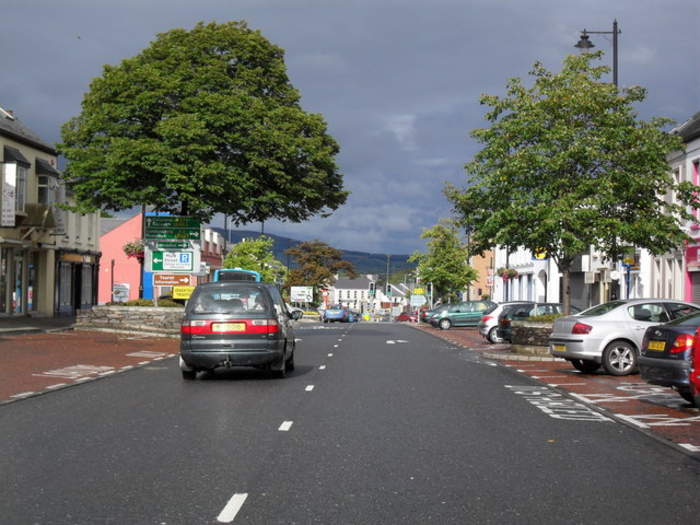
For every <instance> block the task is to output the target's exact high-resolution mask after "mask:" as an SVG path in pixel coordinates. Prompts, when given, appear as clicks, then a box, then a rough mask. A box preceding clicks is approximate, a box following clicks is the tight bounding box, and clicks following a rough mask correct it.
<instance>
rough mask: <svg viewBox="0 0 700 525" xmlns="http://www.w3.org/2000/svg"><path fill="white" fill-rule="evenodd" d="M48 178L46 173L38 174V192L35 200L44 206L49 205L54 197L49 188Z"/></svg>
mask: <svg viewBox="0 0 700 525" xmlns="http://www.w3.org/2000/svg"><path fill="white" fill-rule="evenodd" d="M50 180H51V179H50V178H49V176H48V175H39V177H38V183H37V184H38V186H39V194H38V197H37V202H38V203H39V204H44V205H46V206H50V205H51V204H53V201H54V197H53V190H52V189H51V186H50Z"/></svg>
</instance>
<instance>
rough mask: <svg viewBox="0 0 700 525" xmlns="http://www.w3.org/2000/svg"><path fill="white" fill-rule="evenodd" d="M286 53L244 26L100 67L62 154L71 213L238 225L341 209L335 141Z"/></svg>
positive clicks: (157, 43)
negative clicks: (155, 214)
mask: <svg viewBox="0 0 700 525" xmlns="http://www.w3.org/2000/svg"><path fill="white" fill-rule="evenodd" d="M299 99H300V95H299V93H298V91H297V90H296V89H295V88H294V87H293V86H292V84H291V83H290V81H289V79H288V77H287V73H286V67H285V63H284V52H283V50H282V49H281V48H279V47H277V46H275V45H273V44H271V43H270V42H269V41H268V40H266V39H265V38H264V37H263V36H262V34H261V33H260V32H259V31H254V30H251V29H249V28H248V26H247V24H246V23H245V22H242V21H241V22H228V23H224V24H216V23H210V24H203V23H198V24H197V25H196V26H195V27H194V28H193V29H192V30H191V31H187V30H184V29H173V30H171V31H168V32H166V33H161V34H159V35H158V36H157V38H156V39H155V40H154V41H153V42H152V43H151V44H150V45H149V46H148V47H147V48H146V49H144V50H143V51H142V52H141V53H140V54H138V55H137V56H135V57H132V58H127V59H125V60H123V61H122V62H121V64H119V65H116V66H111V65H106V66H104V71H103V73H102V76H101V77H98V78H95V79H94V80H93V81H92V83H91V84H90V89H89V91H88V92H87V93H86V94H85V96H84V98H83V101H82V111H81V113H80V114H79V115H78V116H77V117H74V118H72V119H71V120H69V121H68V122H66V123H65V124H64V125H63V128H62V140H63V143H62V144H60V145H58V150H59V151H60V152H61V154H63V155H64V156H65V157H66V159H67V160H68V165H67V168H66V170H65V173H64V176H65V178H66V181H67V182H68V183H69V184H70V186H71V188H72V190H73V192H74V195H75V199H76V201H77V208H78V210H79V211H88V210H93V209H95V208H102V209H108V210H114V211H118V210H123V209H128V208H131V207H132V206H134V205H142V204H145V205H150V206H152V207H153V208H154V209H155V210H157V211H167V212H171V213H175V214H181V215H194V216H197V217H199V218H201V219H203V220H208V219H210V218H211V216H212V215H213V214H214V213H224V214H226V215H228V216H230V217H231V218H232V220H233V222H234V223H236V224H242V223H247V222H254V221H264V220H267V219H281V220H290V221H295V222H298V221H302V220H305V219H307V218H309V217H311V216H313V215H316V214H321V215H324V216H325V215H329V214H330V213H331V212H332V211H333V210H335V209H337V208H338V207H339V206H340V205H342V204H343V203H344V202H345V200H346V198H347V192H346V191H343V176H342V174H340V173H339V172H338V168H337V165H336V162H335V156H336V154H337V153H338V151H339V147H338V144H337V143H336V141H335V140H334V139H333V138H332V137H331V136H330V135H329V134H328V133H327V131H326V123H325V122H324V120H323V118H322V116H321V115H318V114H311V113H306V112H305V111H304V110H303V109H302V108H301V106H300V104H299Z"/></svg>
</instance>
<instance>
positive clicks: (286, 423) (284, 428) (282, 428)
mask: <svg viewBox="0 0 700 525" xmlns="http://www.w3.org/2000/svg"><path fill="white" fill-rule="evenodd" d="M293 424H294V421H284V422H283V423H282V424H281V425H280V427H279V428H278V429H277V430H279V431H280V432H289V429H290V428H292V425H293Z"/></svg>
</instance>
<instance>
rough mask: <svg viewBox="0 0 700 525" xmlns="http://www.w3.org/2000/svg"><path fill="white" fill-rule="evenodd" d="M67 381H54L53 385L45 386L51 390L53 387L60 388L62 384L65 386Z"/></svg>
mask: <svg viewBox="0 0 700 525" xmlns="http://www.w3.org/2000/svg"><path fill="white" fill-rule="evenodd" d="M66 384H67V383H56V384H55V385H49V386H47V387H46V390H53V389H54V388H61V387H62V386H66Z"/></svg>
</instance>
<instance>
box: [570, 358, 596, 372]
mask: <svg viewBox="0 0 700 525" xmlns="http://www.w3.org/2000/svg"><path fill="white" fill-rule="evenodd" d="M569 362H570V363H571V364H572V365H573V366H574V368H575V369H576V370H580V371H581V372H583V373H584V374H592V373H593V372H595V371H596V370H598V369H599V368H600V363H596V362H595V361H591V360H590V359H571V360H570V361H569Z"/></svg>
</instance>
